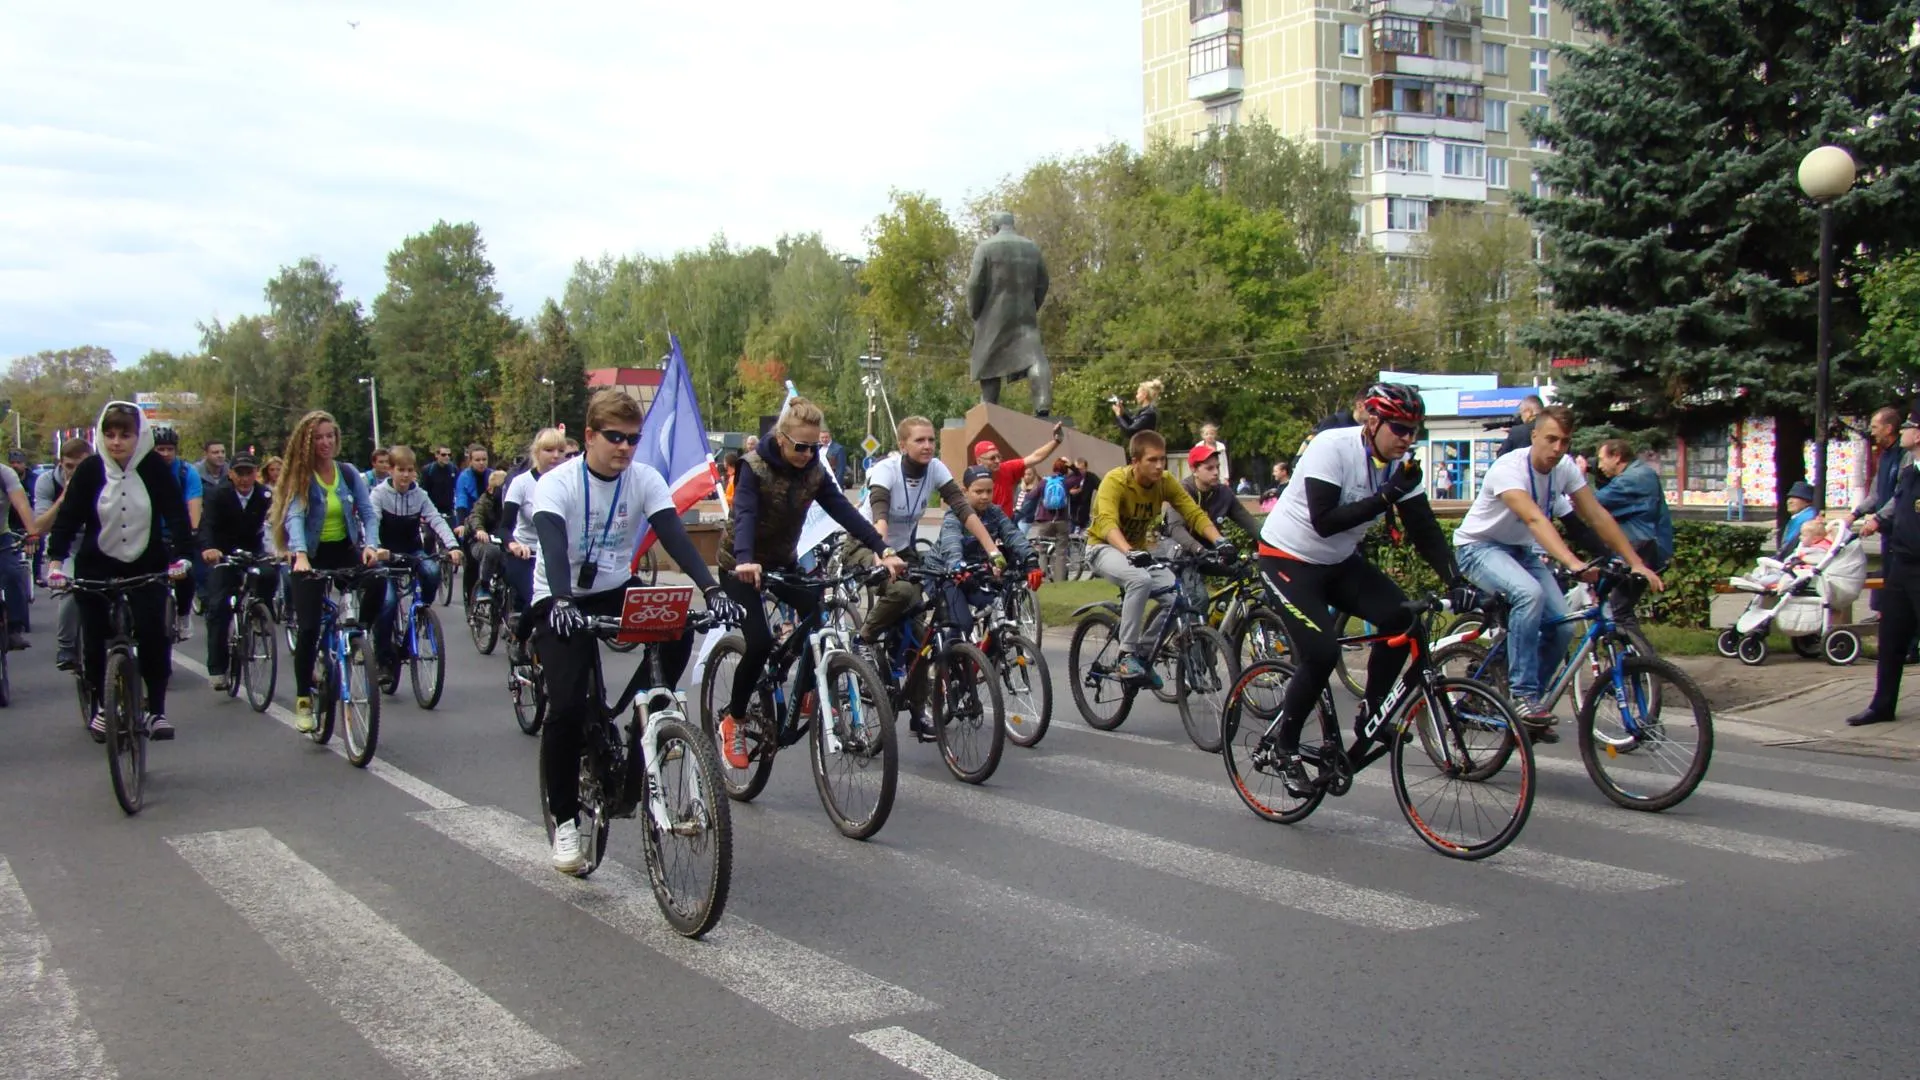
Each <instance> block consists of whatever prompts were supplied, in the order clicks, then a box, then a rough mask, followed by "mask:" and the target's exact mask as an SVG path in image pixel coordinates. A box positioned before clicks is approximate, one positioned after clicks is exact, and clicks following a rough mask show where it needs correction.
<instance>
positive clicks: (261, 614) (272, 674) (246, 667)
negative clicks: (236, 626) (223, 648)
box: [231, 601, 280, 713]
mask: <svg viewBox="0 0 1920 1080" xmlns="http://www.w3.org/2000/svg"><path fill="white" fill-rule="evenodd" d="M243 625H244V627H245V629H244V630H243V631H242V633H241V635H240V642H239V644H237V645H234V646H231V647H234V648H238V647H240V645H244V646H245V648H246V651H247V655H246V660H245V662H244V664H243V665H242V667H241V671H242V673H243V674H242V677H243V678H244V679H245V680H246V683H247V704H248V705H251V706H252V707H253V711H254V712H257V713H258V712H266V711H267V706H269V705H271V704H273V684H274V683H275V682H277V681H279V678H280V642H279V640H278V639H277V638H275V637H274V636H273V616H272V614H271V613H269V612H268V611H267V606H266V605H265V604H262V603H259V602H257V601H256V602H255V603H253V604H251V605H249V606H248V607H247V620H246V622H245V623H244V624H243Z"/></svg>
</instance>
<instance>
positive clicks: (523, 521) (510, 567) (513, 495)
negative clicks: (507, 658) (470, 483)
mask: <svg viewBox="0 0 1920 1080" xmlns="http://www.w3.org/2000/svg"><path fill="white" fill-rule="evenodd" d="M566 449H567V435H566V432H564V431H561V430H560V429H559V428H557V427H550V428H546V429H544V430H542V431H541V432H540V434H538V435H535V436H534V437H533V442H532V443H531V444H530V445H529V446H528V447H527V461H528V462H529V465H528V468H527V469H526V470H525V471H523V472H521V473H520V475H518V476H516V477H514V478H513V479H512V480H509V481H507V493H506V497H505V503H504V504H503V505H502V507H501V510H500V535H501V536H504V537H506V538H507V551H506V558H505V559H504V560H501V561H503V562H504V563H505V569H506V575H507V583H508V584H510V585H512V586H513V599H514V603H515V605H516V606H515V607H514V610H513V611H511V612H508V613H507V614H509V615H516V616H517V615H519V614H520V613H521V612H523V611H525V610H527V605H528V604H531V603H532V602H533V560H534V558H535V556H536V555H537V553H538V551H539V548H540V536H539V533H538V531H537V530H535V529H534V527H533V514H532V505H531V504H532V503H533V492H534V489H535V486H536V485H538V484H539V482H540V478H541V477H542V476H545V475H546V474H547V473H548V472H550V471H552V469H553V468H554V466H556V465H558V464H560V458H561V455H562V454H564V453H566ZM494 550H495V551H498V550H499V549H498V548H497V547H496V548H495V549H494ZM480 580H481V581H492V580H493V567H492V566H483V567H481V568H480ZM508 625H514V624H512V623H509V624H508ZM519 640H520V638H519V635H518V634H514V635H512V636H511V640H510V643H509V645H510V647H513V648H517V647H518V645H519Z"/></svg>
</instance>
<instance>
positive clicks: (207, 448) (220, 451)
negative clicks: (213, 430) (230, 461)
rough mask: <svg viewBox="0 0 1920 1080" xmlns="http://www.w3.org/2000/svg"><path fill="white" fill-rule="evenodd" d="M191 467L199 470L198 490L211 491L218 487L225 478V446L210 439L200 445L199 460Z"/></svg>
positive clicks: (218, 441) (216, 440) (217, 440)
mask: <svg viewBox="0 0 1920 1080" xmlns="http://www.w3.org/2000/svg"><path fill="white" fill-rule="evenodd" d="M193 467H194V468H196V469H198V470H200V490H201V491H211V490H213V489H214V488H216V487H219V486H220V482H221V481H223V480H225V479H226V478H227V444H226V443H223V442H221V441H220V440H219V439H212V440H209V441H207V442H204V443H201V444H200V460H199V461H196V462H194V464H193Z"/></svg>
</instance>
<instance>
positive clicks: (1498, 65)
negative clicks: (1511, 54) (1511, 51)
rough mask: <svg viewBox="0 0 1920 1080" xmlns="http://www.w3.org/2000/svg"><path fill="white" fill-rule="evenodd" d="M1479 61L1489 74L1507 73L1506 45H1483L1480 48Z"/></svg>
mask: <svg viewBox="0 0 1920 1080" xmlns="http://www.w3.org/2000/svg"><path fill="white" fill-rule="evenodd" d="M1480 53H1481V56H1480V62H1481V63H1482V64H1483V65H1485V67H1486V69H1487V74H1489V75H1505V74H1506V73H1507V47H1506V46H1505V45H1485V46H1482V47H1481V50H1480Z"/></svg>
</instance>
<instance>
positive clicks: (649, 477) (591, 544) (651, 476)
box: [522, 456, 673, 601]
mask: <svg viewBox="0 0 1920 1080" xmlns="http://www.w3.org/2000/svg"><path fill="white" fill-rule="evenodd" d="M672 509H673V492H672V491H671V490H670V489H668V487H667V482H666V481H665V480H663V479H661V477H660V474H659V473H658V472H655V471H654V469H653V467H652V466H649V465H643V464H641V463H640V462H637V461H636V462H634V463H633V464H632V465H629V466H627V471H626V472H625V473H623V474H621V475H620V476H618V477H615V478H614V479H612V480H602V479H600V478H599V477H597V476H594V475H593V474H592V473H590V472H588V471H587V459H586V457H585V456H581V457H577V458H574V459H573V460H572V461H567V462H563V463H561V464H559V465H557V466H555V467H554V468H553V469H551V470H549V471H548V472H547V473H546V475H544V476H542V477H540V480H539V482H538V483H536V484H535V485H534V488H533V507H532V510H531V513H530V514H528V516H529V517H531V516H532V515H533V514H555V515H558V516H559V517H560V518H561V520H563V521H565V522H566V523H567V581H568V584H570V585H572V586H573V595H575V596H591V595H593V594H594V593H602V592H606V591H608V590H610V589H617V588H620V587H621V586H623V585H625V584H626V583H627V578H628V577H629V574H628V572H627V568H628V566H629V565H630V564H631V563H632V561H633V549H634V546H635V545H636V544H638V543H639V541H640V532H641V530H642V529H645V528H646V527H647V519H648V518H649V517H652V516H653V515H654V514H657V513H659V512H660V511H662V510H672ZM522 513H527V510H526V508H525V507H524V506H523V507H522ZM541 554H542V557H541V558H538V559H535V560H534V561H533V598H534V600H536V601H538V600H540V599H542V598H544V597H548V596H551V595H553V589H552V588H551V587H550V586H549V585H548V584H547V560H546V558H545V555H546V554H547V553H546V552H542V553H541ZM589 557H591V558H592V560H593V562H594V565H595V566H597V567H599V569H598V570H597V571H596V572H595V574H594V579H593V584H592V585H589V586H587V587H585V588H582V587H581V586H580V567H581V566H583V565H585V564H586V562H587V559H588V558H589Z"/></svg>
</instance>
